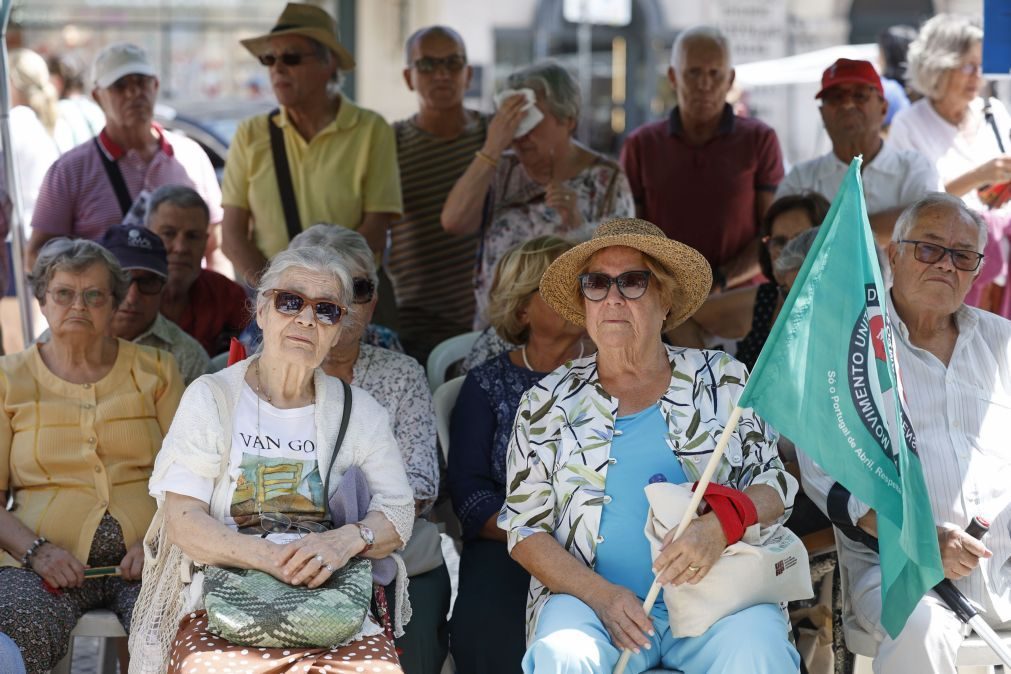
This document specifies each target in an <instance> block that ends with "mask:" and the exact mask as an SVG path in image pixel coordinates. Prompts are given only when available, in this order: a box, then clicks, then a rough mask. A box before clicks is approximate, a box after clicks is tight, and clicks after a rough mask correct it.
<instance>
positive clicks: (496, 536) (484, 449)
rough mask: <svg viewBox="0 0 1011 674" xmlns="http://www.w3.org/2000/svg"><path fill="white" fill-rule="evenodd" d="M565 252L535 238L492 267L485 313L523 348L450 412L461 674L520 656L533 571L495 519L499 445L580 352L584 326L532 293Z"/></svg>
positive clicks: (494, 364)
mask: <svg viewBox="0 0 1011 674" xmlns="http://www.w3.org/2000/svg"><path fill="white" fill-rule="evenodd" d="M570 248H572V244H571V243H568V242H566V241H563V240H561V239H559V238H557V237H553V236H539V237H537V238H535V239H532V240H531V241H528V242H527V243H525V244H523V245H521V246H517V247H516V248H513V249H512V250H511V251H509V252H508V253H506V255H505V257H503V258H502V259H501V260H500V261H499V266H498V269H496V271H495V279H496V284H495V287H494V288H493V289H492V294H491V304H490V305H489V307H488V314H489V316H488V317H489V319H490V320H491V323H492V325H493V326H495V330H496V331H497V333H498V334H499V335H501V336H502V338H503V339H504V340H505V341H504V343H509V344H520V345H522V346H521V347H520V348H516V347H515V346H510V347H509V350H510V351H509V353H502V354H501V355H499V356H498V357H495V358H492V359H490V360H488V361H487V362H485V363H483V364H480V365H479V366H478V367H476V368H474V369H473V370H471V371H470V372H469V373H468V374H467V379H466V380H464V383H463V387H462V388H461V389H460V395H459V397H458V398H457V403H456V407H454V408H453V416H452V419H451V422H450V427H449V434H450V442H449V447H450V450H449V462H448V463H449V465H448V471H447V479H448V482H449V492H450V495H451V496H452V498H453V509H454V510H455V511H456V514H457V516H458V517H459V518H460V523H461V525H462V528H463V539H464V543H463V552H462V554H461V556H460V592H459V594H458V596H457V599H456V603H455V604H454V606H453V620H452V623H451V625H450V637H451V639H450V643H451V645H452V650H453V660H454V662H455V663H456V666H457V667H458V668H459V670H460V671H461V672H482V673H484V674H496V673H497V672H501V673H502V674H508V673H511V672H515V671H517V670H518V669H519V666H520V660H521V659H522V657H523V651H524V645H523V607H524V604H525V600H524V598H525V597H526V594H527V588H528V587H529V585H530V574H528V573H527V572H526V571H525V570H524V569H523V568H522V567H521V566H520V565H519V564H517V563H516V562H515V561H513V560H512V559H510V558H509V553H508V551H507V550H506V537H505V532H504V531H502V530H501V529H499V528H498V526H497V525H496V523H495V520H496V518H497V516H498V512H499V509H500V508H501V507H502V503H503V502H505V495H506V446H507V445H508V443H509V435H510V434H511V433H512V428H513V420H514V419H515V418H516V408H517V406H518V405H519V403H520V399H521V398H522V396H523V394H524V393H525V392H526V390H527V389H529V388H530V387H532V386H534V385H535V384H536V383H537V382H538V381H539V380H540V379H541V378H542V377H543V376H544V375H545V373H547V372H551V371H552V370H554V369H555V368H556V367H558V366H559V365H561V364H562V363H565V362H567V361H569V360H570V359H572V358H578V357H580V356H582V355H583V352H584V351H583V346H582V344H581V342H580V338H581V337H582V336H583V334H584V333H583V330H582V329H581V328H579V327H577V326H575V325H572V324H571V323H569V322H567V321H566V320H565V319H563V318H561V317H560V316H559V315H558V314H556V313H555V312H554V310H553V309H551V308H550V307H549V306H548V305H547V304H545V302H544V298H542V297H541V295H540V293H539V292H538V290H537V288H538V286H539V285H540V282H541V276H542V275H543V274H544V270H545V269H547V268H548V265H549V264H551V262H552V261H553V260H554V259H555V258H557V257H558V256H559V255H561V254H562V253H564V252H565V251H567V250H569V249H570Z"/></svg>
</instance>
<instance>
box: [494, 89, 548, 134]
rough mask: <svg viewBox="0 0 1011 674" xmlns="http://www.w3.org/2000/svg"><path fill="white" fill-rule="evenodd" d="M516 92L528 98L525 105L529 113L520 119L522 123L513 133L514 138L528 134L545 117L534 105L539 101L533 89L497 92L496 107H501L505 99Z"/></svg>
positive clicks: (524, 107)
mask: <svg viewBox="0 0 1011 674" xmlns="http://www.w3.org/2000/svg"><path fill="white" fill-rule="evenodd" d="M516 94H520V95H521V96H523V97H524V98H526V99H527V102H526V104H525V105H524V106H523V109H524V110H525V111H526V113H527V114H526V115H525V116H524V117H523V119H522V120H521V121H520V125H519V126H518V127H516V133H515V134H513V138H519V137H520V136H525V135H527V134H528V133H530V132H531V131H533V129H534V127H535V126H537V125H538V124H540V123H541V120H542V119H544V113H543V112H541V111H540V110H539V109H538V108H537V106H536V105H534V104H535V103H536V102H537V94H535V93H534V90H533V89H504V90H502V91H500V92H498V93H497V94H495V109H496V110H497V109H499V108H501V107H502V102H503V101H505V100H506V99H507V98H509V97H510V96H515V95H516Z"/></svg>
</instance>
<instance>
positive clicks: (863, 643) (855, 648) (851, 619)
mask: <svg viewBox="0 0 1011 674" xmlns="http://www.w3.org/2000/svg"><path fill="white" fill-rule="evenodd" d="M832 531H833V532H834V533H835V547H836V550H837V551H838V550H839V537H840V536H842V535H843V534H842V533H841V532H840V531H839V530H838V529H836V528H835V527H832ZM836 568H837V569H838V571H839V595H840V596H841V597H842V626H843V638H844V639H845V640H846V648H847V649H849V651H850V652H851V653H854V654H855V655H863V656H866V657H868V658H873V657H874V656H875V655H877V654H878V642H877V639H875V638H874V635H873V634H871V633H870V632H867V631H865V630H864V628H863V627H862V626H861V625H860V623H859V622H857V617H856V615H854V613H853V606H852V605H851V604H850V591H849V584H850V582H849V573H848V572H847V570H846V565H845V564H842V563H839V564H837V566H836Z"/></svg>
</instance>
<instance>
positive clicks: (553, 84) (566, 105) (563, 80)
mask: <svg viewBox="0 0 1011 674" xmlns="http://www.w3.org/2000/svg"><path fill="white" fill-rule="evenodd" d="M506 85H507V86H508V87H509V88H510V89H524V88H529V89H533V90H534V92H536V93H538V94H540V96H541V98H543V99H544V105H546V106H547V108H548V111H549V112H551V114H552V115H554V116H555V117H557V118H558V119H562V120H565V119H574V120H578V119H579V110H580V107H581V105H582V96H581V95H580V93H579V83H578V82H576V78H575V77H573V76H572V73H570V72H569V71H568V70H566V69H565V68H564V67H563V66H562V64H560V63H558V62H557V61H541V62H540V63H535V64H533V65H532V66H527V67H526V68H523V69H522V70H517V71H516V72H514V73H513V74H512V75H510V76H509V78H508V79H507V80H506Z"/></svg>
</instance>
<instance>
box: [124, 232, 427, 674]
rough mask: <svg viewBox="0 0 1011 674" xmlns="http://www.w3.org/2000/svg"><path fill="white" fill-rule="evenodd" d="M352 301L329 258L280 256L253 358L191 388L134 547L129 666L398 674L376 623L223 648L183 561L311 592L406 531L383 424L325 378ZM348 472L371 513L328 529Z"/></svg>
mask: <svg viewBox="0 0 1011 674" xmlns="http://www.w3.org/2000/svg"><path fill="white" fill-rule="evenodd" d="M351 299H352V280H351V274H350V273H349V272H348V270H347V268H346V267H345V266H344V264H343V263H342V261H341V259H340V258H338V257H337V256H335V255H334V254H333V253H332V252H331V251H330V250H328V249H322V248H311V249H310V248H301V249H295V250H287V251H283V252H281V253H279V254H278V255H276V256H275V257H274V259H273V260H272V261H271V264H270V266H269V267H268V269H267V271H266V272H265V273H264V275H263V277H262V279H261V281H260V286H259V288H258V290H257V294H256V321H257V323H258V324H259V326H260V327H261V328H262V330H263V336H264V337H263V348H262V351H261V352H260V353H259V354H257V355H254V356H252V357H250V358H248V359H246V360H244V361H242V362H240V363H238V364H236V365H234V366H232V367H229V368H226V369H225V370H222V371H220V372H217V373H215V374H212V375H205V376H204V377H201V378H200V379H198V380H197V381H195V382H194V383H193V384H191V385H190V387H189V388H188V389H187V390H186V394H185V395H184V396H183V400H182V402H181V404H180V406H179V413H178V414H177V416H176V419H175V421H174V422H173V423H172V427H171V429H170V430H169V434H168V436H167V437H166V438H165V443H164V446H163V448H162V452H161V454H160V455H159V457H158V462H157V464H156V466H155V471H154V475H153V477H152V479H151V484H150V490H151V493H152V495H153V496H155V498H157V499H158V503H159V509H158V512H157V514H156V516H155V518H154V521H153V522H152V525H151V529H150V530H149V532H148V537H147V538H146V539H145V543H146V545H147V546H149V547H148V553H149V554H150V555H151V558H150V560H151V561H150V563H149V564H148V565H147V566H146V567H145V573H144V590H143V592H142V594H141V597H140V600H139V601H138V611H137V612H136V613H135V615H134V628H135V630H136V631H135V632H134V633H133V634H132V635H131V643H130V650H131V653H132V655H133V662H137V661H140V663H139V664H138V670H139V671H142V672H152V673H154V672H159V673H161V672H166V671H167V672H170V673H172V674H175V673H180V674H181V673H182V672H186V674H190V672H211V671H214V670H215V669H216V670H217V671H219V672H220V671H222V670H221V669H220V667H221V663H218V662H215V661H214V658H213V657H212V656H214V655H220V659H221V660H224V659H225V658H226V657H227V658H228V663H229V665H230V666H231V667H233V668H235V669H236V670H239V671H243V672H246V671H249V672H254V673H255V672H261V673H262V672H270V673H271V674H275V673H278V672H294V671H298V672H302V671H309V670H310V669H312V668H313V667H318V668H319V669H323V667H324V664H327V665H330V667H331V671H338V672H342V671H355V667H362V666H363V665H364V663H366V662H369V666H370V671H375V669H371V668H378V669H379V670H380V671H400V669H399V666H398V665H397V656H396V652H395V651H394V648H393V643H392V642H391V641H390V640H389V639H388V638H387V637H386V636H384V635H383V630H382V628H381V627H380V625H379V624H378V623H377V622H376V621H375V619H374V618H373V617H371V616H367V617H366V618H365V620H364V622H363V623H362V625H361V627H360V629H359V630H358V633H357V634H356V635H355V636H354V637H353V638H352V639H351V641H350V642H349V643H347V644H346V645H342V646H334V647H332V648H327V647H321V648H312V647H304V646H303V647H293V648H284V649H281V648H252V647H248V646H243V645H239V644H235V643H230V642H228V641H227V640H226V639H224V638H222V637H220V636H216V635H215V634H214V633H212V632H211V631H209V622H208V615H207V613H206V610H205V604H204V601H203V596H202V593H201V587H202V586H205V585H206V578H203V577H202V576H203V575H204V573H203V572H201V571H199V570H197V569H195V568H194V564H197V565H206V566H216V567H231V568H238V569H251V570H258V571H261V572H263V573H265V574H269V575H270V576H272V577H274V578H276V579H278V580H280V581H282V582H283V583H285V584H287V585H290V586H306V587H308V588H316V587H319V586H321V585H322V584H324V583H325V582H326V581H327V580H328V579H329V578H330V577H331V575H333V574H334V573H335V572H337V571H338V570H340V569H342V568H343V567H344V566H345V565H346V564H348V562H349V561H350V560H351V559H352V558H354V557H356V556H359V555H361V556H364V557H367V558H370V559H379V558H383V557H386V556H388V555H389V554H390V553H392V552H393V551H395V550H397V549H399V548H401V547H403V545H404V543H405V542H406V541H407V540H408V538H409V537H410V534H411V526H412V523H413V521H414V502H413V499H412V496H411V488H410V485H409V484H408V482H407V476H406V474H405V472H404V467H403V461H402V460H401V458H400V452H399V451H398V450H397V443H396V440H395V439H394V436H393V432H392V431H391V429H390V423H389V415H388V414H387V412H386V410H385V409H384V408H383V407H382V406H381V405H380V404H379V403H377V402H376V400H375V399H374V398H373V397H372V396H370V395H369V394H368V393H366V392H365V391H363V390H361V389H358V388H349V389H347V392H345V388H344V387H345V385H344V384H343V383H342V382H341V381H340V380H338V379H336V378H333V377H329V376H327V375H326V374H325V373H324V372H323V371H322V370H321V369H320V364H321V363H322V362H323V359H324V357H326V355H327V353H328V352H329V351H330V349H331V348H333V346H334V345H335V344H337V342H338V341H339V340H340V337H341V332H342V321H343V319H344V318H345V317H346V315H347V308H346V307H347V304H348V303H349V302H350V301H351ZM348 394H350V395H351V407H350V414H349V415H345V414H344V413H343V412H342V408H343V406H344V404H345V400H346V398H347V395H348ZM345 416H347V417H348V419H347V420H345V419H344V417H345ZM344 421H347V427H346V435H345V436H344V437H343V441H342V442H341V443H340V444H339V446H338V442H337V440H338V437H339V434H340V430H339V429H340V427H341V425H342V423H343V422H344ZM352 469H357V470H360V471H361V473H363V474H364V478H365V481H366V482H367V484H368V490H369V491H370V493H371V498H370V500H367V501H366V502H367V503H368V507H367V509H368V513H367V514H366V515H365V517H364V518H363V519H362V520H361V521H360V522H355V521H354V520H353V519H350V518H349V521H348V523H346V524H344V525H343V526H340V527H338V528H334V529H328V528H327V523H326V521H325V520H326V518H327V515H328V513H330V512H332V510H333V509H332V507H331V506H328V504H332V503H334V495H335V492H336V491H337V487H338V485H340V484H341V481H342V478H343V477H344V476H345V474H346V473H348V471H350V470H352ZM290 475H294V476H295V478H294V479H291V478H290V477H286V476H290ZM265 476H270V477H272V479H269V480H268V479H266V477H265ZM326 485H329V492H327V491H326V489H325V488H324V487H325V486H326ZM181 569H184V570H185V572H184V573H180V570H181ZM405 612H406V607H405ZM408 615H409V614H408ZM396 622H397V627H398V631H399V628H400V622H401V621H400V620H399V619H398V620H397V621H396ZM219 631H220V630H219ZM338 663H340V664H338ZM233 671H234V670H233ZM359 671H360V670H359Z"/></svg>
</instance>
